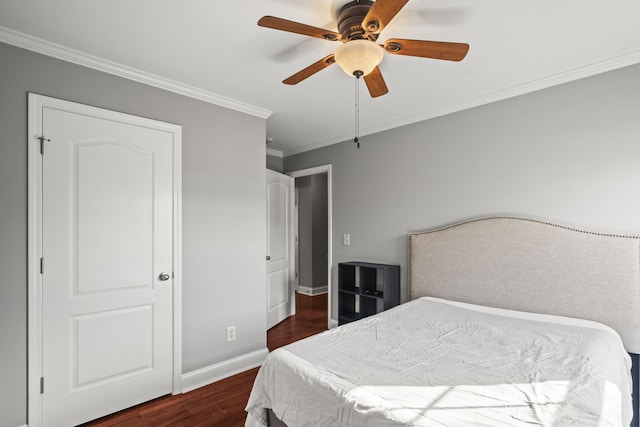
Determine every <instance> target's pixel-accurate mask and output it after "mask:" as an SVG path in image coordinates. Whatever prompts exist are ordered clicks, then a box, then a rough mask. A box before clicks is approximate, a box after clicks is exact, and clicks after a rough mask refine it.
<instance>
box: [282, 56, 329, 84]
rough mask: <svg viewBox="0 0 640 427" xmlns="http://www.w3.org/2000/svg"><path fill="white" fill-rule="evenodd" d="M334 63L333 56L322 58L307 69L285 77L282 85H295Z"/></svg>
mask: <svg viewBox="0 0 640 427" xmlns="http://www.w3.org/2000/svg"><path fill="white" fill-rule="evenodd" d="M334 62H336V60H335V59H334V58H333V54H331V55H327V56H325V57H324V58H322V59H321V60H320V61H317V62H314V63H313V64H311V65H309V66H308V67H307V68H304V69H302V70H300V71H298V72H297V73H295V74H294V75H292V76H290V77H287V78H286V79H284V80H283V81H282V83H284V84H287V85H297V84H298V83H300V82H301V81H303V80H304V79H306V78H308V77H311V76H313V75H314V74H315V73H317V72H318V71H322V70H324V69H325V68H327V67H328V66H329V65H331V64H333V63H334Z"/></svg>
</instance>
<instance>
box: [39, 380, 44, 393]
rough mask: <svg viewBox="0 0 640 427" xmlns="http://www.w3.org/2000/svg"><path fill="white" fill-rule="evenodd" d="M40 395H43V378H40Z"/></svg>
mask: <svg viewBox="0 0 640 427" xmlns="http://www.w3.org/2000/svg"><path fill="white" fill-rule="evenodd" d="M40 394H44V377H40Z"/></svg>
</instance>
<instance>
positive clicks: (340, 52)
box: [334, 39, 384, 76]
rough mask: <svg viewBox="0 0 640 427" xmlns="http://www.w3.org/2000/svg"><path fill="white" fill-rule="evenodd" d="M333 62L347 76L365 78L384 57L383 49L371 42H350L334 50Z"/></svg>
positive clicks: (363, 40)
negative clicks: (334, 61)
mask: <svg viewBox="0 0 640 427" xmlns="http://www.w3.org/2000/svg"><path fill="white" fill-rule="evenodd" d="M334 57H335V60H336V62H337V63H338V65H340V68H342V69H343V70H344V72H345V73H347V74H348V75H349V76H366V75H367V74H369V73H370V72H372V71H373V70H374V69H375V68H376V67H377V66H378V64H380V62H382V58H383V57H384V49H383V48H382V47H381V46H379V45H378V44H376V43H374V42H372V41H371V40H365V39H362V40H351V41H348V42H346V43H344V44H343V45H342V46H340V47H338V49H336V51H335V54H334Z"/></svg>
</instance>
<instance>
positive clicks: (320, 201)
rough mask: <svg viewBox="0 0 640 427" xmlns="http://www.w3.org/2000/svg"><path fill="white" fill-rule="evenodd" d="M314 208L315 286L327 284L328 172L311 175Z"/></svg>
mask: <svg viewBox="0 0 640 427" xmlns="http://www.w3.org/2000/svg"><path fill="white" fill-rule="evenodd" d="M311 197H312V199H311V203H312V209H313V223H312V225H311V227H312V233H313V287H314V288H319V287H323V286H327V284H328V283H327V253H328V249H329V248H328V246H327V243H328V237H327V227H328V225H327V221H328V211H327V209H328V206H327V174H326V173H323V174H316V175H311Z"/></svg>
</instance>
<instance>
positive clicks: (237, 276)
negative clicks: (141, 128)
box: [0, 43, 266, 427]
mask: <svg viewBox="0 0 640 427" xmlns="http://www.w3.org/2000/svg"><path fill="white" fill-rule="evenodd" d="M27 92H34V93H38V94H42V95H48V96H52V97H57V98H62V99H66V100H70V101H75V102H80V103H84V104H89V105H94V106H98V107H102V108H107V109H111V110H116V111H122V112H126V113H130V114H135V115H139V116H144V117H150V118H153V119H157V120H162V121H166V122H171V123H177V124H181V125H182V126H183V164H182V167H183V258H184V264H183V372H184V373H187V372H190V371H194V370H196V369H199V368H202V367H206V366H209V365H212V364H215V363H217V362H222V361H225V360H228V359H231V358H233V357H236V356H240V355H244V354H247V353H250V352H252V351H256V350H261V349H264V348H265V347H266V335H265V327H266V320H265V318H266V314H265V307H266V301H265V269H264V268H265V267H264V248H265V244H266V243H265V236H266V229H265V185H264V165H265V155H266V153H265V147H264V141H265V137H266V132H265V120H263V119H259V118H256V117H253V116H250V115H247V114H243V113H239V112H236V111H231V110H228V109H225V108H221V107H217V106H214V105H211V104H207V103H204V102H200V101H197V100H194V99H190V98H187V97H184V96H180V95H176V94H173V93H170V92H166V91H163V90H160V89H156V88H152V87H149V86H145V85H142V84H138V83H135V82H132V81H128V80H125V79H121V78H118V77H115V76H111V75H108V74H104V73H101V72H98V71H94V70H89V69H86V68H83V67H80V66H76V65H73V64H69V63H65V62H62V61H59V60H55V59H52V58H49V57H46V56H42V55H39V54H36V53H32V52H29V51H26V50H22V49H19V48H15V47H12V46H8V45H5V44H1V43H0V129H1V130H2V133H1V138H2V139H1V141H0V277H1V279H0V280H1V281H2V282H1V283H0V342H1V343H2V345H0V361H2V363H0V378H1V379H2V380H1V383H2V387H0V426H1V427H16V426H19V425H23V424H26V422H27V419H26V418H27V416H26V411H27V365H26V363H27ZM229 325H236V326H237V337H238V338H237V340H236V341H234V342H233V343H230V344H228V343H227V342H226V335H225V330H226V327H227V326H229Z"/></svg>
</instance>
